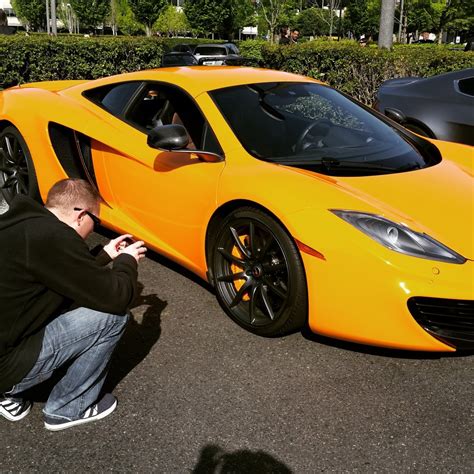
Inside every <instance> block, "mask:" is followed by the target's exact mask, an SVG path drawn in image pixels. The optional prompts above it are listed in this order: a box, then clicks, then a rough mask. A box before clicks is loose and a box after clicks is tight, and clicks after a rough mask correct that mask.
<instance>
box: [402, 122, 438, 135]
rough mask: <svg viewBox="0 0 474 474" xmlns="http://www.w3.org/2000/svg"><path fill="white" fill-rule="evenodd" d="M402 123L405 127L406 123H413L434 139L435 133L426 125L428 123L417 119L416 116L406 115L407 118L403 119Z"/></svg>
mask: <svg viewBox="0 0 474 474" xmlns="http://www.w3.org/2000/svg"><path fill="white" fill-rule="evenodd" d="M402 125H403V126H404V127H406V128H408V127H407V125H414V126H415V127H418V128H420V129H421V130H423V131H425V132H426V134H427V135H428V137H429V138H434V139H436V135H435V134H434V132H433V131H432V130H431V128H430V127H428V125H426V123H424V122H421V121H419V120H417V119H416V118H413V117H407V118H406V119H405V121H404V122H403V123H402Z"/></svg>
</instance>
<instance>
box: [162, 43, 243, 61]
mask: <svg viewBox="0 0 474 474" xmlns="http://www.w3.org/2000/svg"><path fill="white" fill-rule="evenodd" d="M196 64H199V65H204V66H223V65H232V66H237V65H240V64H242V56H240V53H239V49H238V48H237V46H236V45H235V44H233V43H223V44H218V43H217V44H197V45H191V44H177V45H176V46H175V47H174V48H173V50H172V51H171V52H169V53H166V54H164V55H163V60H162V66H192V65H196Z"/></svg>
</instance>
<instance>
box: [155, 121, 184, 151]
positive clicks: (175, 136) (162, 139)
mask: <svg viewBox="0 0 474 474" xmlns="http://www.w3.org/2000/svg"><path fill="white" fill-rule="evenodd" d="M188 143H189V136H188V132H187V131H186V129H185V128H184V127H183V126H182V125H178V124H174V125H160V126H159V127H156V128H154V129H153V130H150V132H149V133H148V139H147V144H148V146H150V147H151V148H158V149H160V150H167V151H172V150H181V149H183V148H186V147H187V146H188Z"/></svg>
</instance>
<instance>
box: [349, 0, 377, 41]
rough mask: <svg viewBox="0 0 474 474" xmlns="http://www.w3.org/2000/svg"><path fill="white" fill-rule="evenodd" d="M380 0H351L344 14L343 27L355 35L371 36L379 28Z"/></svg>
mask: <svg viewBox="0 0 474 474" xmlns="http://www.w3.org/2000/svg"><path fill="white" fill-rule="evenodd" d="M379 19H380V2H379V1H378V0H351V1H350V2H349V4H348V6H347V11H346V15H345V20H344V22H345V27H346V29H347V30H349V31H351V33H352V34H354V35H355V36H357V37H360V35H362V34H365V35H369V36H372V35H374V34H375V33H377V32H378V30H379Z"/></svg>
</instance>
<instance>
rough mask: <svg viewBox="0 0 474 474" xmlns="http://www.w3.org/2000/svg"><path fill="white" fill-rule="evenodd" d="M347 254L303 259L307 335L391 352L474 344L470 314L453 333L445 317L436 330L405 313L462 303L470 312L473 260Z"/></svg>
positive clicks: (382, 251)
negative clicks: (436, 303) (425, 305)
mask: <svg viewBox="0 0 474 474" xmlns="http://www.w3.org/2000/svg"><path fill="white" fill-rule="evenodd" d="M350 249H351V248H350V247H348V248H347V250H346V251H343V252H341V251H340V250H341V249H340V247H339V249H338V252H334V253H332V252H330V253H326V254H325V260H323V259H319V258H316V257H313V256H311V255H308V254H306V253H302V254H301V255H302V258H303V262H304V265H305V270H306V277H307V282H308V306H309V317H308V322H309V326H310V328H311V330H312V331H314V332H315V333H319V334H323V335H326V336H329V337H334V338H337V339H343V340H347V341H352V342H358V343H362V344H369V345H374V346H380V347H390V348H394V349H406V350H417V351H435V352H453V351H455V350H456V349H457V348H459V349H460V348H462V349H466V348H471V347H474V343H473V337H472V322H473V316H472V311H471V313H470V314H471V316H469V315H465V316H466V319H464V320H463V321H464V323H463V324H465V326H463V327H462V328H458V329H456V330H455V329H454V325H455V324H457V322H456V321H455V320H454V318H453V319H449V315H445V316H444V318H445V326H444V327H441V326H440V324H438V325H436V324H435V323H436V322H429V323H428V322H427V321H428V319H427V318H422V317H421V316H415V315H413V314H412V313H411V312H410V310H411V311H415V310H413V307H414V306H413V305H414V303H415V302H416V303H417V305H416V306H417V307H418V306H419V305H418V303H420V302H422V301H425V300H426V299H430V300H434V299H445V300H450V301H453V300H458V301H466V302H467V307H469V308H471V309H472V305H473V301H474V262H472V261H469V260H468V261H467V262H466V263H464V264H462V265H455V264H448V263H442V262H435V261H431V260H425V259H421V258H416V257H408V256H405V255H402V254H398V253H396V252H393V251H390V250H388V249H385V248H380V249H378V251H377V254H374V253H373V252H355V253H352V252H351V251H350ZM352 250H354V249H352ZM410 301H411V303H409V302H410ZM409 305H410V309H409ZM458 310H459V309H458ZM416 311H419V309H418V310H416ZM450 321H451V322H450ZM446 324H447V325H446ZM453 331H455V332H456V333H455V332H453Z"/></svg>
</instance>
